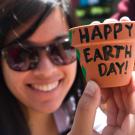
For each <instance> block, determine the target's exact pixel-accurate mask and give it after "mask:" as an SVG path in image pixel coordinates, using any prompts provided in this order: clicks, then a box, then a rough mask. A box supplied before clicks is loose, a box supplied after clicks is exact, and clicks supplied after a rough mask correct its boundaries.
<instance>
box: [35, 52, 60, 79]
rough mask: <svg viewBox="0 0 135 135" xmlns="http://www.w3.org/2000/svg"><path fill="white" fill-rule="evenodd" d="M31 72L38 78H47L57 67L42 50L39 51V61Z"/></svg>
mask: <svg viewBox="0 0 135 135" xmlns="http://www.w3.org/2000/svg"><path fill="white" fill-rule="evenodd" d="M33 73H34V75H36V76H38V77H39V78H42V77H44V78H48V77H51V76H53V75H55V74H56V73H58V67H57V66H56V65H54V64H53V63H52V62H51V60H50V59H49V57H48V55H47V54H46V53H45V52H44V51H41V52H40V60H39V63H38V65H37V67H36V69H34V70H33Z"/></svg>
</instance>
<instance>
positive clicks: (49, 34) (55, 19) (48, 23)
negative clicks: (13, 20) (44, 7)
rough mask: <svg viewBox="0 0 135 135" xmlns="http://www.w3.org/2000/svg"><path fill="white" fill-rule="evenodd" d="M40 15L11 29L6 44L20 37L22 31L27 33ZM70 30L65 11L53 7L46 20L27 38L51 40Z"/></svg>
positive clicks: (33, 40)
mask: <svg viewBox="0 0 135 135" xmlns="http://www.w3.org/2000/svg"><path fill="white" fill-rule="evenodd" d="M37 18H38V16H34V17H32V18H30V19H29V21H27V23H25V24H22V25H20V26H19V27H17V28H15V29H13V30H11V31H10V32H9V33H8V35H7V36H6V37H7V39H6V40H5V44H8V43H10V42H12V41H14V40H15V39H16V38H17V37H20V35H21V33H25V31H27V30H28V29H29V28H30V27H31V26H32V24H33V22H35V20H37ZM67 32H68V25H67V22H66V19H65V16H64V13H63V12H62V11H61V9H60V8H59V7H56V8H54V9H53V11H52V12H51V13H50V14H49V16H48V17H47V18H45V20H43V21H42V22H41V24H40V25H39V26H38V27H37V29H36V30H35V31H34V33H33V34H32V35H31V36H30V37H29V38H28V39H27V40H28V41H32V42H35V43H41V44H42V43H45V42H49V41H51V40H53V39H55V38H56V37H59V36H62V35H66V34H67Z"/></svg>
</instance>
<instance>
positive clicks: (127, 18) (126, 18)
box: [120, 16, 131, 21]
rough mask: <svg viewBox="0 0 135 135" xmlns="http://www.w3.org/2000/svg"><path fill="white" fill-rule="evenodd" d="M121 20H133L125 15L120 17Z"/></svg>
mask: <svg viewBox="0 0 135 135" xmlns="http://www.w3.org/2000/svg"><path fill="white" fill-rule="evenodd" d="M120 21H131V20H130V18H129V17H127V16H123V17H121V18H120Z"/></svg>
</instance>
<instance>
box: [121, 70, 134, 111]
mask: <svg viewBox="0 0 135 135" xmlns="http://www.w3.org/2000/svg"><path fill="white" fill-rule="evenodd" d="M121 92H122V95H123V101H124V104H125V106H126V109H127V112H129V113H133V114H135V71H133V72H132V78H131V81H130V83H129V84H128V85H127V86H125V87H123V88H122V90H121Z"/></svg>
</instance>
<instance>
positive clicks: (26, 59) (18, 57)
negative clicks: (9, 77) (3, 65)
mask: <svg viewBox="0 0 135 135" xmlns="http://www.w3.org/2000/svg"><path fill="white" fill-rule="evenodd" d="M35 56H36V55H33V53H32V51H29V50H27V49H24V48H22V47H20V46H19V45H14V46H11V47H8V48H6V59H7V63H8V65H9V67H10V68H11V69H13V70H15V71H26V70H28V69H30V68H31V69H32V68H34V67H35V66H36V64H35V60H34V59H36V58H35Z"/></svg>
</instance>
